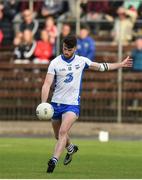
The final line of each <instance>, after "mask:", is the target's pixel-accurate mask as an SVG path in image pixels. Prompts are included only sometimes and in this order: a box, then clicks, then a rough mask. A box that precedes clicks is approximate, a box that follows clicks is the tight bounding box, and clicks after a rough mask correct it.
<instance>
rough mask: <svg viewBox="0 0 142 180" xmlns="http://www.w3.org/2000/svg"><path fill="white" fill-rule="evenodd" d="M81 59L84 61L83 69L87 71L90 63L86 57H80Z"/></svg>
mask: <svg viewBox="0 0 142 180" xmlns="http://www.w3.org/2000/svg"><path fill="white" fill-rule="evenodd" d="M82 58H83V61H84V68H85V69H88V68H89V66H90V65H91V64H92V61H91V60H90V59H88V58H86V57H82Z"/></svg>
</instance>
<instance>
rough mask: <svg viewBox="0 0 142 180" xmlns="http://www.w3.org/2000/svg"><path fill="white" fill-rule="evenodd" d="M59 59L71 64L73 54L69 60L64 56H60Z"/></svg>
mask: <svg viewBox="0 0 142 180" xmlns="http://www.w3.org/2000/svg"><path fill="white" fill-rule="evenodd" d="M61 57H62V60H63V61H65V62H67V63H70V62H72V61H73V60H74V58H75V54H73V56H72V57H71V58H70V59H67V58H65V56H64V55H63V54H61Z"/></svg>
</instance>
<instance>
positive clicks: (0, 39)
mask: <svg viewBox="0 0 142 180" xmlns="http://www.w3.org/2000/svg"><path fill="white" fill-rule="evenodd" d="M2 40H3V32H2V31H1V29H0V44H1V43H2Z"/></svg>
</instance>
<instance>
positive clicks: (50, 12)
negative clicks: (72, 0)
mask: <svg viewBox="0 0 142 180" xmlns="http://www.w3.org/2000/svg"><path fill="white" fill-rule="evenodd" d="M67 11H68V2H67V1H64V0H60V1H57V0H44V3H43V7H42V10H41V14H42V16H43V17H47V16H54V17H56V18H59V16H60V15H61V14H64V13H65V12H67Z"/></svg>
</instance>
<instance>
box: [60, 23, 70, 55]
mask: <svg viewBox="0 0 142 180" xmlns="http://www.w3.org/2000/svg"><path fill="white" fill-rule="evenodd" d="M70 34H71V25H70V24H69V23H64V24H63V25H62V29H61V34H60V36H59V39H60V50H59V51H60V53H62V40H63V39H64V38H65V37H66V36H68V35H70Z"/></svg>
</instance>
